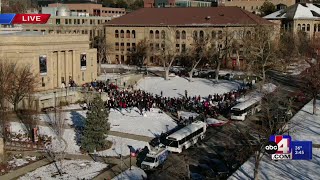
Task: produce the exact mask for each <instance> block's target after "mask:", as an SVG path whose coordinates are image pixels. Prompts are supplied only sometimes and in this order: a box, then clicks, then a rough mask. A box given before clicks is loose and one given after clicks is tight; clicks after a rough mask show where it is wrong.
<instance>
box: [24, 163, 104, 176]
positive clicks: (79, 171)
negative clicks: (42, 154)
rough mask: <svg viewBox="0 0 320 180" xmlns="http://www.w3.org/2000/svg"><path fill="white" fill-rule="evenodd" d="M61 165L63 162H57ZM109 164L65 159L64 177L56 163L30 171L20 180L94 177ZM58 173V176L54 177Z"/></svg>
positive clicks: (63, 165) (63, 166)
mask: <svg viewBox="0 0 320 180" xmlns="http://www.w3.org/2000/svg"><path fill="white" fill-rule="evenodd" d="M57 164H58V166H59V167H61V164H60V163H59V162H58V163H57ZM106 167H107V164H103V163H100V162H94V161H87V160H63V161H62V171H63V173H64V174H63V175H62V177H61V176H59V174H58V172H57V169H56V167H55V165H54V164H53V163H52V164H49V165H47V166H43V167H40V168H38V169H36V170H34V171H32V172H30V173H27V174H26V175H24V176H22V177H20V178H19V180H33V179H45V180H51V179H52V180H53V179H61V180H78V179H92V178H94V177H95V176H97V175H98V174H99V172H100V171H102V170H103V169H104V168H106ZM54 175H56V177H54Z"/></svg>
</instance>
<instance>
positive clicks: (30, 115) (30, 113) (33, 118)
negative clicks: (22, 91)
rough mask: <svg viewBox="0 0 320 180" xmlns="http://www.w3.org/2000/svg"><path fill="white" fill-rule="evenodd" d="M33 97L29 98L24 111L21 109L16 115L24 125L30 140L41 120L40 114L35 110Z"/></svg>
mask: <svg viewBox="0 0 320 180" xmlns="http://www.w3.org/2000/svg"><path fill="white" fill-rule="evenodd" d="M33 100H34V99H33V97H32V96H31V95H29V96H28V99H27V106H25V107H24V109H19V110H18V111H17V112H16V113H17V116H18V118H19V120H20V122H21V123H22V124H23V125H24V127H25V131H26V133H27V134H28V136H29V137H30V138H32V137H33V129H34V128H36V127H37V125H38V120H39V113H38V112H37V111H36V110H32V109H33Z"/></svg>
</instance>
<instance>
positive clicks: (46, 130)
mask: <svg viewBox="0 0 320 180" xmlns="http://www.w3.org/2000/svg"><path fill="white" fill-rule="evenodd" d="M10 124H11V127H10V130H11V132H13V133H20V134H25V131H24V129H25V128H24V125H23V124H22V123H19V122H10ZM39 134H41V135H47V136H52V137H53V138H52V147H53V149H54V150H58V149H60V148H61V145H60V143H59V141H58V140H57V139H56V134H55V133H54V131H53V129H51V128H50V127H46V126H39ZM63 139H65V140H66V142H67V148H66V152H67V153H70V154H80V147H79V146H78V145H77V144H76V133H75V131H74V129H65V131H64V134H63ZM63 147H64V146H63Z"/></svg>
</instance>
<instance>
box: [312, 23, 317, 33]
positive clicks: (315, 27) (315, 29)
mask: <svg viewBox="0 0 320 180" xmlns="http://www.w3.org/2000/svg"><path fill="white" fill-rule="evenodd" d="M313 32H317V25H316V24H315V25H314V27H313Z"/></svg>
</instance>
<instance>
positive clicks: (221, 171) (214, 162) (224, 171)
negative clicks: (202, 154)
mask: <svg viewBox="0 0 320 180" xmlns="http://www.w3.org/2000/svg"><path fill="white" fill-rule="evenodd" d="M199 162H201V163H205V164H207V165H208V166H209V167H211V168H212V169H213V170H214V172H216V173H217V174H218V176H219V177H228V175H229V173H230V171H229V169H228V167H227V165H226V164H225V163H224V162H223V161H221V160H219V159H213V158H204V159H202V160H200V161H199Z"/></svg>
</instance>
